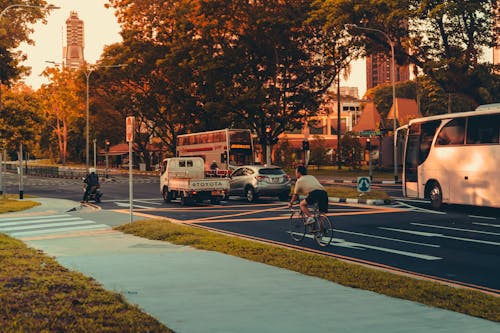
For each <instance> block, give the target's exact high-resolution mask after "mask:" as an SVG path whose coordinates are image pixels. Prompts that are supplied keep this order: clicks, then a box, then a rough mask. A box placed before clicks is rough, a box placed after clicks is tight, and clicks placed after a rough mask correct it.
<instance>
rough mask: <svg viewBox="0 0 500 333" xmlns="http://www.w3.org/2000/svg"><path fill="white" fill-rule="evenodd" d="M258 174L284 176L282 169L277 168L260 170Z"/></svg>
mask: <svg viewBox="0 0 500 333" xmlns="http://www.w3.org/2000/svg"><path fill="white" fill-rule="evenodd" d="M259 173H260V174H261V175H284V174H285V172H284V171H283V169H278V168H268V169H260V170H259Z"/></svg>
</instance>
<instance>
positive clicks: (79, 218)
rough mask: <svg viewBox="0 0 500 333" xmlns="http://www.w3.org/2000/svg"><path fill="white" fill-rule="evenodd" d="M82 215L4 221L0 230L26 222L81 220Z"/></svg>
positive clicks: (0, 224) (0, 225) (42, 222)
mask: <svg viewBox="0 0 500 333" xmlns="http://www.w3.org/2000/svg"><path fill="white" fill-rule="evenodd" d="M81 219H82V218H81V217H66V218H55V219H25V221H22V220H19V221H16V222H2V223H0V230H1V229H4V227H8V226H20V225H25V224H44V223H49V222H56V221H77V220H81Z"/></svg>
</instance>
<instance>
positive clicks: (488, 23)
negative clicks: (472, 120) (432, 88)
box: [319, 0, 498, 111]
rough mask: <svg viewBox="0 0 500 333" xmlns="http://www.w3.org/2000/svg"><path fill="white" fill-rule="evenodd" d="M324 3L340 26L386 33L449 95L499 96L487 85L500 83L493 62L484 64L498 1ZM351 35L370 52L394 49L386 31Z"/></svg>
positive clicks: (405, 58)
mask: <svg viewBox="0 0 500 333" xmlns="http://www.w3.org/2000/svg"><path fill="white" fill-rule="evenodd" d="M319 2H322V3H324V6H327V5H328V6H329V7H328V8H329V9H330V11H329V17H330V19H329V21H330V22H332V24H333V25H335V26H337V27H341V26H344V25H345V24H352V23H354V24H358V25H360V24H363V25H364V26H366V27H367V28H372V29H378V30H381V31H383V32H385V33H386V35H387V36H388V37H389V39H390V40H391V41H392V42H394V44H395V53H396V61H397V63H398V64H399V65H404V64H407V63H413V64H414V65H416V66H417V67H418V68H420V69H421V71H423V73H424V74H425V75H428V76H429V77H430V78H431V79H432V80H433V81H434V82H436V83H437V84H438V85H439V86H440V87H441V88H442V89H443V90H444V91H445V92H446V93H447V94H454V95H461V96H468V97H469V98H470V99H472V100H473V101H474V102H475V104H482V103H488V102H490V103H491V102H492V101H493V100H494V99H493V98H492V96H496V95H497V94H498V93H497V92H496V91H495V90H493V89H492V87H491V86H490V85H488V84H487V83H491V81H492V80H493V81H496V79H494V78H492V77H494V76H495V74H493V71H492V68H491V66H490V65H488V64H486V66H485V65H484V64H481V63H480V62H479V59H480V57H481V54H482V52H483V49H484V48H485V47H491V46H492V45H493V44H494V39H493V36H494V35H493V33H494V31H493V29H491V27H492V26H493V18H494V16H493V15H494V11H493V10H492V9H493V7H494V6H496V1H493V0H478V1H463V0H435V1H434V0H433V1H428V0H417V1H408V0H391V1H378V0H368V1H363V2H357V1H353V0H326V1H319ZM352 33H353V34H356V35H358V36H359V41H361V42H362V44H361V46H360V47H361V49H362V50H364V52H365V54H372V53H377V52H386V53H388V52H389V50H390V45H389V41H388V40H387V38H386V37H385V36H384V35H383V34H381V33H378V32H374V31H370V32H367V31H365V30H361V29H358V30H356V31H354V30H353V31H352ZM478 78H481V79H480V80H477V79H478ZM462 98H463V97H462ZM452 111H453V110H452Z"/></svg>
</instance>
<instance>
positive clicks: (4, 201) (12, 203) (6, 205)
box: [0, 195, 40, 214]
mask: <svg viewBox="0 0 500 333" xmlns="http://www.w3.org/2000/svg"><path fill="white" fill-rule="evenodd" d="M38 205H40V204H39V203H38V202H34V201H30V200H16V199H15V197H14V195H8V196H5V195H2V196H1V197H0V214H2V213H8V212H17V211H20V210H25V209H29V208H32V207H35V206H38Z"/></svg>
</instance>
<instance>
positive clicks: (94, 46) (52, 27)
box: [16, 0, 366, 97]
mask: <svg viewBox="0 0 500 333" xmlns="http://www.w3.org/2000/svg"><path fill="white" fill-rule="evenodd" d="M48 3H51V4H53V5H55V6H58V7H61V8H60V9H56V10H54V11H52V13H51V14H50V16H48V17H47V24H36V25H34V26H33V28H34V33H33V34H32V36H31V37H32V39H33V40H34V41H35V43H36V44H35V45H34V46H30V45H26V44H23V45H22V46H21V50H23V52H24V53H26V54H27V56H28V60H27V61H25V62H24V65H26V66H30V67H31V68H32V73H31V75H30V76H29V77H27V78H26V79H25V82H26V84H28V85H29V86H31V87H33V88H34V89H38V88H39V87H40V85H41V84H43V83H46V80H45V78H43V77H41V76H40V74H41V73H42V72H43V70H44V69H45V68H46V67H47V66H51V65H50V64H47V63H46V61H54V62H59V63H60V62H62V60H63V59H62V57H63V51H62V49H63V46H64V45H65V44H66V41H65V37H66V32H65V30H66V19H67V18H68V17H69V15H70V12H71V11H76V12H77V13H78V17H79V18H80V19H81V20H83V21H84V24H85V26H84V27H85V28H84V29H85V49H84V56H85V60H86V61H87V62H89V63H91V64H92V63H95V62H96V61H97V60H98V59H99V58H100V55H101V53H102V50H103V47H104V46H105V45H110V44H113V43H116V42H120V41H121V40H122V39H121V36H120V26H119V25H118V23H117V21H116V17H115V16H114V10H113V9H112V8H111V9H106V8H104V4H105V3H107V1H105V0H49V1H48ZM16 10H27V9H20V8H18V9H16ZM365 76H366V75H365V63H364V61H361V60H360V61H357V62H355V63H353V64H352V68H351V77H350V78H349V80H348V81H347V83H342V85H343V86H345V85H346V86H350V87H358V89H359V96H360V97H361V96H363V94H364V93H365V90H366V78H365Z"/></svg>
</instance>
